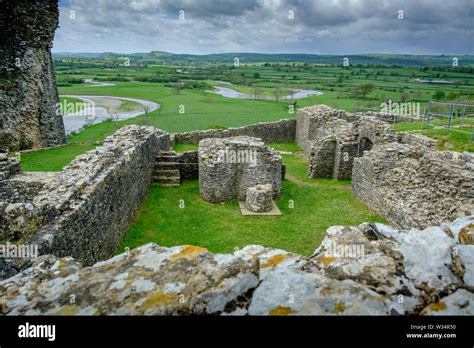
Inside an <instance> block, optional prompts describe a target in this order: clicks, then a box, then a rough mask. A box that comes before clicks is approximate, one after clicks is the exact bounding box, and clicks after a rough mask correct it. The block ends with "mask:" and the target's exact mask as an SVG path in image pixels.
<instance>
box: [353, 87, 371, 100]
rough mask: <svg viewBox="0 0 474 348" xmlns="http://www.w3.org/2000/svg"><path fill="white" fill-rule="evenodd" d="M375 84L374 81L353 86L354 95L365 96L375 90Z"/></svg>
mask: <svg viewBox="0 0 474 348" xmlns="http://www.w3.org/2000/svg"><path fill="white" fill-rule="evenodd" d="M374 88H375V86H374V85H373V84H372V83H364V84H362V85H358V86H354V87H353V88H352V96H354V97H360V98H365V97H366V96H367V94H369V93H370V92H372V91H373V90H374Z"/></svg>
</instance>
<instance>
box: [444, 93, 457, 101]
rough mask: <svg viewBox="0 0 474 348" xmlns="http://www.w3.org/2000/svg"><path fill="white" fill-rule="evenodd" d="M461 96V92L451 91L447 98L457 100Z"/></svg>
mask: <svg viewBox="0 0 474 348" xmlns="http://www.w3.org/2000/svg"><path fill="white" fill-rule="evenodd" d="M458 98H459V93H456V92H449V93H448V95H447V96H446V99H448V100H456V99H458Z"/></svg>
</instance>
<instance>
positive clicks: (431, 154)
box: [352, 143, 474, 228]
mask: <svg viewBox="0 0 474 348" xmlns="http://www.w3.org/2000/svg"><path fill="white" fill-rule="evenodd" d="M473 185H474V156H473V155H472V154H469V153H455V152H439V151H435V150H433V149H431V148H429V147H426V146H422V145H419V144H418V146H414V145H410V144H397V143H390V144H384V145H376V146H374V148H373V149H372V150H371V151H370V152H367V153H366V154H365V155H364V156H363V157H359V158H357V159H355V161H354V168H353V173H352V186H353V194H354V196H355V197H356V198H357V199H359V200H360V201H362V202H364V203H365V204H366V205H367V206H368V207H370V208H372V209H374V210H375V211H377V212H379V213H380V214H381V215H382V216H384V217H385V218H386V219H387V220H389V221H390V222H391V223H393V224H395V225H397V226H400V227H403V228H411V227H417V228H424V227H426V226H429V225H430V224H438V223H441V222H446V221H450V220H452V219H454V218H457V217H460V216H465V215H467V214H469V212H470V211H471V210H472V209H473V208H474V186H473Z"/></svg>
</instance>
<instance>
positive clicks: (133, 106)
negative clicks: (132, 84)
mask: <svg viewBox="0 0 474 348" xmlns="http://www.w3.org/2000/svg"><path fill="white" fill-rule="evenodd" d="M142 109H143V106H142V105H141V104H140V103H137V102H134V101H131V100H121V103H120V111H122V112H129V111H135V110H142Z"/></svg>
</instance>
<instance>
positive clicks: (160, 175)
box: [153, 151, 181, 186]
mask: <svg viewBox="0 0 474 348" xmlns="http://www.w3.org/2000/svg"><path fill="white" fill-rule="evenodd" d="M177 160H178V155H177V154H176V152H174V151H162V152H160V153H159V154H158V155H157V156H156V161H155V170H154V172H153V181H155V182H156V183H158V184H159V185H160V186H179V185H180V184H181V175H180V171H179V163H178V162H177Z"/></svg>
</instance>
